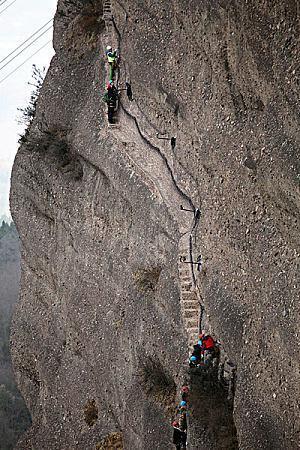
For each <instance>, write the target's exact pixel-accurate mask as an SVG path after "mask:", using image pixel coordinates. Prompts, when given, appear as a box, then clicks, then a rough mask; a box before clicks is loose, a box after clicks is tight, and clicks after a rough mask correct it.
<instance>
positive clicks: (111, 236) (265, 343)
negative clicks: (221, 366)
mask: <svg viewBox="0 0 300 450" xmlns="http://www.w3.org/2000/svg"><path fill="white" fill-rule="evenodd" d="M298 9H299V7H298V4H297V2H296V1H283V2H279V1H277V0H273V1H272V2H271V1H263V0H261V1H260V2H257V1H256V2H255V1H250V0H249V1H246V0H245V1H244V2H238V1H212V0H209V1H208V0H207V1H206V0H203V1H201V2H200V1H196V0H190V1H185V0H173V1H170V2H164V1H158V0H157V1H153V0H151V1H150V0H140V1H138V2H137V1H133V0H132V1H129V0H128V1H125V0H124V1H122V2H119V1H111V10H112V14H113V21H112V23H111V24H110V26H109V27H108V26H107V21H108V18H107V16H106V15H105V14H104V16H103V13H104V11H103V5H102V2H101V1H96V0H95V1H83V0H82V1H76V2H73V1H66V0H65V1H60V2H59V4H58V11H57V15H56V19H55V33H54V46H55V50H56V55H55V57H54V58H53V61H52V63H51V66H50V69H49V71H48V74H47V77H46V80H45V82H44V86H43V89H42V91H41V95H40V98H39V102H38V106H37V112H36V118H35V121H34V122H33V124H32V126H31V128H30V130H29V133H28V136H27V142H26V143H25V144H23V145H22V146H21V148H20V149H19V152H18V154H17V157H16V161H15V165H14V170H13V177H12V190H11V206H12V211H13V216H14V219H15V221H16V224H17V227H18V231H19V234H20V238H21V242H22V290H21V297H20V302H19V306H18V310H17V313H16V315H15V319H14V327H13V336H12V341H13V356H14V364H15V370H16V372H17V375H18V381H19V386H20V388H21V390H22V392H23V394H24V396H25V398H26V401H27V404H28V406H29V409H30V411H31V414H32V418H33V424H32V428H31V430H30V431H29V432H28V433H27V434H26V435H25V436H24V438H23V440H22V441H21V442H20V444H19V448H20V449H24V448H26V450H28V449H30V448H32V449H39V450H40V449H47V450H51V449H70V448H72V449H73V448H74V449H75V448H76V449H83V448H84V449H93V448H96V446H97V445H98V448H101V446H102V447H103V446H104V447H105V445H106V447H107V445H108V444H105V443H107V442H109V439H110V438H111V439H114V438H115V437H116V436H117V441H118V442H119V445H124V448H125V449H130V450H131V449H140V450H142V449H152V448H159V449H168V448H171V447H172V444H171V441H172V433H171V429H170V425H169V423H170V418H171V416H172V413H173V411H174V402H175V400H176V395H177V392H178V389H179V387H180V385H181V383H182V381H183V380H184V379H185V378H186V377H187V357H188V348H189V345H190V343H191V342H190V341H191V340H192V339H193V338H194V337H195V338H196V335H197V330H198V325H199V314H200V313H201V314H200V315H201V318H202V322H203V323H201V325H203V326H204V327H205V329H206V330H208V331H209V332H210V333H212V334H213V335H214V337H215V338H218V339H220V341H221V343H222V345H223V351H224V352H226V354H227V355H228V357H229V358H230V359H231V360H232V361H233V362H234V364H235V366H236V368H237V378H236V387H235V396H234V420H235V425H236V429H237V437H238V441H239V448H241V449H243V450H250V449H251V450H252V449H264V450H268V449H270V450H271V449H272V450H273V449H278V450H281V449H282V450H286V449H288V450H294V449H297V448H298V445H299V431H300V428H299V425H300V424H299V385H300V384H299V381H300V379H299V378H300V376H299V305H298V304H297V300H298V297H299V294H298V292H299V276H298V269H299V250H300V249H299V200H300V197H299V180H300V168H299V162H298V157H299V150H298V146H299V137H298V135H297V128H298V124H299V40H298V39H299V38H298V36H299V10H298ZM109 39H110V40H112V41H113V43H114V44H115V43H117V44H118V47H119V49H120V55H121V60H120V71H119V87H124V84H125V81H130V82H131V84H132V89H133V96H134V101H132V102H130V101H128V99H127V98H126V96H125V94H124V93H122V94H121V101H120V105H119V111H118V115H117V124H116V125H115V126H114V127H111V128H109V127H108V124H107V119H106V110H105V104H104V103H103V101H102V95H103V91H104V85H105V78H106V69H105V58H104V56H103V52H104V47H105V45H107V44H108V43H110V42H107V41H108V40H109ZM157 133H159V134H160V135H162V136H164V137H169V138H170V137H176V146H175V148H172V147H171V145H170V141H168V140H161V139H159V136H158V137H157ZM181 207H183V209H182V208H181ZM196 208H199V210H200V212H201V214H200V217H199V220H197V223H196V222H195V220H194V215H193V211H195V209H196ZM186 209H191V210H192V212H189V211H185V210H186ZM185 239H187V240H185ZM191 243H192V245H191ZM182 253H184V254H182ZM182 256H183V257H185V258H186V261H189V260H190V259H191V258H192V260H193V261H196V260H197V259H198V257H199V256H201V261H202V267H201V269H202V270H201V271H197V270H196V267H197V266H196V265H195V266H193V267H194V269H192V267H191V266H190V265H189V264H186V266H185V267H186V268H187V269H186V271H184V264H185V262H184V260H183V259H182V258H180V257H182ZM189 285H190V286H189ZM186 296H187V298H185V297H186ZM199 301H200V305H199ZM200 306H201V307H200ZM188 310H190V311H192V313H191V315H190V316H189V313H188ZM203 310H204V314H202V313H203ZM195 315H197V316H198V317H195ZM203 383H205V386H206V385H207V383H208V384H209V381H208V382H207V380H203ZM193 385H194V383H193V380H192V383H191V386H192V389H193V391H192V396H191V400H192V401H193V404H192V405H191V406H192V411H191V417H190V422H191V427H190V442H191V445H190V447H191V448H193V449H202V450H204V449H207V450H208V449H220V448H228V449H232V448H235V446H236V444H235V442H234V439H235V431H234V427H233V425H232V421H231V409H230V405H228V404H227V403H226V398H225V397H226V395H224V393H220V395H219V396H218V395H217V394H216V392H214V390H211V389H209V388H206V387H205V388H204V389H203V391H202V392H201V389H200V388H199V383H198V385H197V386H193ZM197 392H199V395H198V394H197ZM223 397H224V400H222V398H223ZM201 401H202V402H203V405H204V410H205V411H206V414H208V412H209V411H210V414H211V416H210V418H209V419H208V418H207V416H205V420H204V419H203V420H202V422H201V413H200V412H199V409H200V405H201ZM226 415H227V416H226ZM224 417H227V419H228V421H227V422H226V420H223V419H224ZM218 420H220V426H219V427H218V423H219V422H218ZM196 421H197V423H196ZM112 433H116V434H112ZM230 433H232V435H231V436H230ZM121 442H122V443H123V444H121Z"/></svg>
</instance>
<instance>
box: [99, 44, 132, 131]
mask: <svg viewBox="0 0 300 450" xmlns="http://www.w3.org/2000/svg"><path fill="white" fill-rule="evenodd" d="M105 55H106V58H107V63H108V65H109V73H108V78H109V80H108V83H107V84H106V92H105V94H104V96H103V100H104V101H105V103H106V104H107V115H108V122H109V123H110V124H113V123H114V114H115V112H116V111H117V109H118V101H119V94H120V92H121V91H126V94H127V97H128V99H129V100H130V101H132V100H133V95H132V89H131V85H130V83H128V82H126V83H125V88H124V89H117V87H116V86H115V76H116V69H117V67H118V63H119V53H118V49H115V50H113V49H112V47H111V46H110V45H108V46H107V47H106V50H105Z"/></svg>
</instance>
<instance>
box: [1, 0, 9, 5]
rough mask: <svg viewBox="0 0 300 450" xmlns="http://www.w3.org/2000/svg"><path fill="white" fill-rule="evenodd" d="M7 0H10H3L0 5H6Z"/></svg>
mask: <svg viewBox="0 0 300 450" xmlns="http://www.w3.org/2000/svg"><path fill="white" fill-rule="evenodd" d="M6 2H8V0H3V2H1V3H0V6H2V5H4V3H6Z"/></svg>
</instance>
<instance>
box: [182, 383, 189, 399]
mask: <svg viewBox="0 0 300 450" xmlns="http://www.w3.org/2000/svg"><path fill="white" fill-rule="evenodd" d="M188 395H189V388H188V386H182V388H181V399H182V400H183V401H185V402H186V401H187V399H188Z"/></svg>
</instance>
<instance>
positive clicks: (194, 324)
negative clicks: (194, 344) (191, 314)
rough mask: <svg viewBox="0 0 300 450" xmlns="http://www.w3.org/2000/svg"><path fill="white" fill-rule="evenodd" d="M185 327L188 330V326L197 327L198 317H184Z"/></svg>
mask: <svg viewBox="0 0 300 450" xmlns="http://www.w3.org/2000/svg"><path fill="white" fill-rule="evenodd" d="M184 322H185V328H186V329H187V330H188V329H189V328H198V324H199V318H198V317H196V318H194V319H185V321H184Z"/></svg>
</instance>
